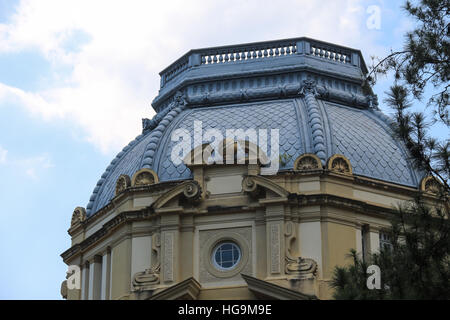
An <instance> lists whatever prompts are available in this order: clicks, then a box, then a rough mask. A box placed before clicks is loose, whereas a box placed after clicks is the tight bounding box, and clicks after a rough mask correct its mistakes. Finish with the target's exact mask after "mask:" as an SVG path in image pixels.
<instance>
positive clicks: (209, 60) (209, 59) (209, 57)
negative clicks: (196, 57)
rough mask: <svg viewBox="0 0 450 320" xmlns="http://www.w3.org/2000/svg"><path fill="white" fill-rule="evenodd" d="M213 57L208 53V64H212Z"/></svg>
mask: <svg viewBox="0 0 450 320" xmlns="http://www.w3.org/2000/svg"><path fill="white" fill-rule="evenodd" d="M211 61H212V58H211V56H210V55H209V54H208V64H211Z"/></svg>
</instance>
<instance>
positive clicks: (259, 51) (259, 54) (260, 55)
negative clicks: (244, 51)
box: [258, 49, 262, 58]
mask: <svg viewBox="0 0 450 320" xmlns="http://www.w3.org/2000/svg"><path fill="white" fill-rule="evenodd" d="M261 57H262V52H261V49H258V58H261Z"/></svg>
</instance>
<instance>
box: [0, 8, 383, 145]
mask: <svg viewBox="0 0 450 320" xmlns="http://www.w3.org/2000/svg"><path fill="white" fill-rule="evenodd" d="M365 18H366V17H365V7H364V6H363V5H362V4H361V2H360V1H309V0H303V1H294V0H292V1H285V2H280V1H261V0H252V1H237V0H234V1H233V0H230V1H226V2H221V3H219V2H215V1H207V2H205V1H130V0H128V1H82V0H67V1H51V0H40V1H31V0H30V1H25V0H24V1H22V2H21V3H20V5H19V7H18V11H17V12H16V14H15V15H14V16H13V17H12V19H10V22H9V24H7V25H5V24H0V52H2V51H3V52H17V51H21V50H27V49H35V50H39V51H40V52H41V53H42V54H43V55H44V56H45V57H46V58H47V59H48V60H49V61H50V62H51V63H52V65H53V66H54V67H55V72H57V70H59V69H58V68H57V67H58V66H61V65H65V66H69V67H71V68H72V69H71V70H72V71H71V72H70V74H69V76H68V77H62V79H65V80H61V82H60V83H59V84H58V85H56V86H53V87H48V88H46V89H45V90H41V91H37V92H26V91H24V90H22V89H20V88H13V87H10V86H6V85H1V84H0V103H1V101H2V100H5V99H13V100H16V101H18V102H19V103H20V104H21V105H24V106H25V107H26V108H27V109H28V110H30V111H31V112H32V113H34V114H38V115H40V116H42V117H43V118H45V119H59V118H64V119H68V120H69V121H73V123H74V124H75V125H76V126H77V127H79V128H81V133H80V135H82V136H85V137H86V138H87V139H88V140H89V141H91V142H92V143H93V144H95V145H96V146H98V147H99V148H100V149H101V150H102V151H103V152H110V151H117V150H118V149H119V148H121V147H123V145H125V144H126V143H128V141H129V140H130V139H132V138H134V136H136V135H137V134H139V133H140V130H141V128H140V125H141V118H142V117H151V116H152V115H153V110H152V109H151V108H150V102H151V100H152V99H153V98H154V97H155V95H156V94H157V92H158V89H159V76H158V73H159V71H161V70H162V69H163V68H165V67H166V66H167V65H168V64H170V63H171V62H172V61H174V60H175V59H177V58H178V57H179V56H180V55H182V54H184V53H185V52H186V51H188V50H189V49H191V48H196V47H205V46H214V45H224V44H233V43H240V42H251V41H261V40H269V39H278V38H286V37H297V36H310V37H313V38H318V39H321V40H324V41H330V42H334V43H339V44H342V45H347V46H354V47H358V48H361V49H364V47H371V48H373V41H372V40H371V36H370V34H368V33H367V30H365V28H364V26H365ZM74 30H76V31H80V32H83V33H85V34H86V35H88V37H89V39H90V41H89V42H87V43H84V44H83V45H81V47H80V48H79V50H78V51H75V52H70V51H67V50H66V44H67V42H70V41H72V40H71V38H70V37H71V35H73V31H74ZM376 50H378V49H376ZM367 54H369V53H367Z"/></svg>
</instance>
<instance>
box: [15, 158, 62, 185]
mask: <svg viewBox="0 0 450 320" xmlns="http://www.w3.org/2000/svg"><path fill="white" fill-rule="evenodd" d="M16 165H17V166H18V167H19V168H20V169H22V170H23V172H25V175H27V176H28V177H29V178H31V179H32V180H35V181H37V180H39V177H40V175H41V174H42V173H43V172H44V171H46V170H48V169H50V168H53V167H54V166H55V165H54V164H53V162H52V160H51V158H50V156H49V155H48V154H46V153H43V154H40V155H38V156H33V157H29V158H23V159H18V160H17V162H16Z"/></svg>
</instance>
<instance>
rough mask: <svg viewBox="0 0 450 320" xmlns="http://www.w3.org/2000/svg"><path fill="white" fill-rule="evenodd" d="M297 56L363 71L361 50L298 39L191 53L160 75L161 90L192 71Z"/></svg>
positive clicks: (206, 49)
mask: <svg viewBox="0 0 450 320" xmlns="http://www.w3.org/2000/svg"><path fill="white" fill-rule="evenodd" d="M296 54H304V55H310V56H313V57H316V58H320V59H326V60H328V61H332V62H336V63H343V64H349V65H353V66H355V67H358V68H361V62H360V53H359V51H357V50H353V49H349V48H346V47H341V46H338V45H334V44H330V43H326V42H322V41H317V40H313V39H308V38H296V39H286V40H276V41H266V42H258V43H249V44H241V45H234V46H224V47H214V48H205V49H196V50H191V51H189V52H188V53H186V54H185V55H183V56H182V57H181V58H179V59H178V60H177V61H175V62H174V63H172V64H171V65H170V66H168V67H167V68H166V69H164V70H163V71H162V72H161V73H160V75H161V87H163V86H164V85H165V84H166V83H168V82H170V81H171V80H172V79H174V78H176V77H177V76H178V75H180V74H182V73H183V72H184V71H186V70H187V69H189V68H191V67H202V66H208V65H216V64H229V63H246V62H251V61H255V60H261V59H270V58H272V59H273V58H283V57H288V56H293V55H296ZM364 68H365V66H364ZM363 71H364V72H365V71H366V70H363Z"/></svg>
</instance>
